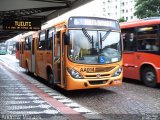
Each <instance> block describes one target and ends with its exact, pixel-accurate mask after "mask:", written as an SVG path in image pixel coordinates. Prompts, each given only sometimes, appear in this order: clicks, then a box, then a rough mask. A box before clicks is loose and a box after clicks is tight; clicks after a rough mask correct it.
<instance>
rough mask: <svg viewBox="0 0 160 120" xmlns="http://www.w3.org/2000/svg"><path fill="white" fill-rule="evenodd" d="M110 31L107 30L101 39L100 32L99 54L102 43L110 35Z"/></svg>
mask: <svg viewBox="0 0 160 120" xmlns="http://www.w3.org/2000/svg"><path fill="white" fill-rule="evenodd" d="M110 32H111V29H109V30H108V31H106V33H105V34H104V36H103V37H102V33H101V32H100V51H99V52H100V53H101V52H102V41H104V40H105V39H106V38H107V36H108V35H109V34H110Z"/></svg>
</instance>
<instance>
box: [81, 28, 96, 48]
mask: <svg viewBox="0 0 160 120" xmlns="http://www.w3.org/2000/svg"><path fill="white" fill-rule="evenodd" d="M82 32H83V34H84V35H85V36H86V38H87V39H88V41H89V42H90V43H91V44H92V48H94V41H93V35H92V37H91V36H90V35H89V34H88V32H87V30H86V29H85V28H82Z"/></svg>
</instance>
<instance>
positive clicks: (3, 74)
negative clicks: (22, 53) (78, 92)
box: [0, 56, 103, 120]
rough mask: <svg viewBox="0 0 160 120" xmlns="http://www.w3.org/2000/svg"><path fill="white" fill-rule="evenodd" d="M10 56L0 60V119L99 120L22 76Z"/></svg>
mask: <svg viewBox="0 0 160 120" xmlns="http://www.w3.org/2000/svg"><path fill="white" fill-rule="evenodd" d="M10 57H11V58H10ZM12 57H13V56H9V57H8V60H9V62H7V59H5V60H6V62H5V60H4V59H1V58H0V120H16V119H20V120H32V119H34V120H44V119H45V120H58V119H59V120H87V119H92V120H93V119H96V120H97V119H103V118H101V117H100V116H98V114H97V115H96V113H94V112H93V111H90V110H88V109H86V108H84V107H82V106H80V105H78V104H77V103H74V102H73V101H72V100H71V99H69V98H67V97H65V96H63V95H61V93H59V92H58V91H56V90H53V89H52V88H50V87H48V86H46V85H44V84H43V83H40V82H39V81H37V80H35V79H34V78H33V77H31V76H28V75H27V74H25V71H24V70H23V69H21V68H20V67H18V62H17V60H15V59H12Z"/></svg>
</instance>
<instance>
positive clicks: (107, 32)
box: [102, 29, 111, 41]
mask: <svg viewBox="0 0 160 120" xmlns="http://www.w3.org/2000/svg"><path fill="white" fill-rule="evenodd" d="M110 32H111V29H109V30H108V31H106V33H105V34H104V36H103V37H102V41H104V40H105V39H106V38H107V37H108V35H109V34H110Z"/></svg>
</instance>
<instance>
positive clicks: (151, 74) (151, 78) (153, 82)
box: [142, 67, 157, 87]
mask: <svg viewBox="0 0 160 120" xmlns="http://www.w3.org/2000/svg"><path fill="white" fill-rule="evenodd" d="M142 80H143V82H144V84H145V85H146V86H148V87H156V86H157V76H156V72H155V70H154V68H153V67H145V68H144V69H143V71H142Z"/></svg>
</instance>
